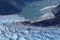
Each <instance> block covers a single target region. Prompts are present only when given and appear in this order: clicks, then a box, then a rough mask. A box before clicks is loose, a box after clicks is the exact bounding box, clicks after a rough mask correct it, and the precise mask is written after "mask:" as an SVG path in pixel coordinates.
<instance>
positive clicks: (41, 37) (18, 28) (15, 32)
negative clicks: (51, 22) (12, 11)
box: [0, 15, 60, 40]
mask: <svg viewBox="0 0 60 40" xmlns="http://www.w3.org/2000/svg"><path fill="white" fill-rule="evenodd" d="M0 17H1V19H2V20H3V21H5V20H4V18H5V17H6V18H9V17H12V19H11V21H7V22H3V21H1V22H2V23H1V22H0V23H1V24H0V40H60V28H59V27H60V26H58V25H57V26H49V27H41V26H40V27H38V26H28V25H21V24H20V23H19V22H20V21H24V20H25V19H24V17H20V18H19V16H16V17H15V15H9V16H8V17H7V16H3V17H2V16H0ZM6 18H5V19H6ZM16 18H17V19H16ZM15 19H16V20H18V21H16V20H15ZM19 19H21V20H20V21H19ZM6 20H8V19H6ZM25 21H26V20H25ZM13 22H14V23H13ZM16 22H17V23H16ZM15 23H16V24H15ZM18 23H19V24H18Z"/></svg>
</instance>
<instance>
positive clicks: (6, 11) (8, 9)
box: [0, 0, 41, 15]
mask: <svg viewBox="0 0 60 40" xmlns="http://www.w3.org/2000/svg"><path fill="white" fill-rule="evenodd" d="M34 1H41V0H0V15H11V14H20V12H21V11H22V9H23V7H24V6H25V4H26V3H29V2H34Z"/></svg>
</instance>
